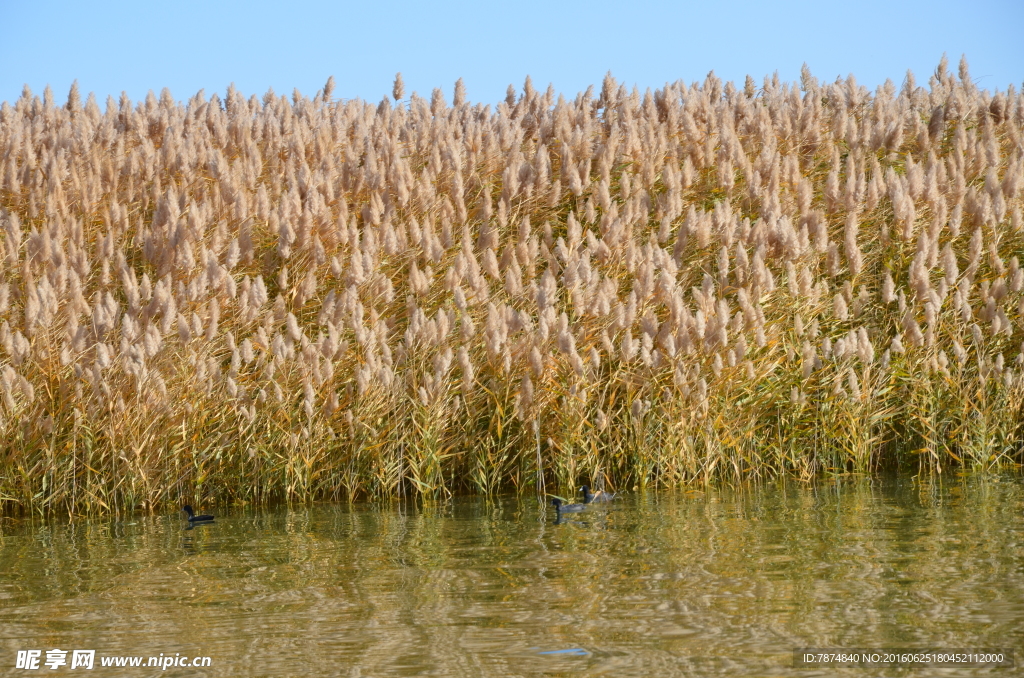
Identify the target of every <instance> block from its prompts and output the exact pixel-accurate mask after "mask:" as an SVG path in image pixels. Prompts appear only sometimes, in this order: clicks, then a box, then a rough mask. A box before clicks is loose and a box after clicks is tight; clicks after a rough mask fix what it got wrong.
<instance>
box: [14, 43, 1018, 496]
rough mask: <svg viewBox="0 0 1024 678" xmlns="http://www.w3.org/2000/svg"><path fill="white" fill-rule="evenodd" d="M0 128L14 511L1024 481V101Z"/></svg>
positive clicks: (804, 87)
mask: <svg viewBox="0 0 1024 678" xmlns="http://www.w3.org/2000/svg"><path fill="white" fill-rule="evenodd" d="M333 84H334V82H333V79H332V80H330V81H328V83H327V85H326V86H325V88H324V90H322V91H320V92H318V93H317V94H316V96H315V97H314V98H312V99H309V98H307V97H305V96H303V95H301V94H300V93H298V92H295V93H294V94H293V95H292V96H291V97H287V98H286V97H281V96H277V95H276V94H274V93H273V92H272V91H271V92H268V93H267V94H266V95H264V96H263V97H262V98H257V97H255V96H253V97H250V98H246V97H245V96H243V95H242V94H241V93H239V92H238V91H236V90H235V89H234V88H230V89H229V90H228V91H227V94H226V98H224V99H221V98H219V97H218V96H217V95H213V96H211V97H209V98H207V97H206V96H205V95H204V94H203V93H202V92H200V93H198V94H197V95H195V96H194V97H193V98H192V99H190V100H189V101H188V102H187V103H179V102H176V101H175V100H174V99H173V98H172V96H171V94H170V93H169V92H168V91H167V90H164V92H163V93H162V94H161V96H159V97H157V96H155V95H154V94H152V93H151V94H150V95H149V96H148V97H147V98H146V100H145V101H143V102H139V103H133V102H131V101H130V100H129V99H128V98H127V97H126V96H122V98H121V99H120V101H115V100H114V99H108V100H107V101H106V104H105V106H104V107H102V108H101V107H100V105H99V104H98V103H97V102H96V101H95V99H94V98H93V97H92V96H90V97H88V99H87V100H86V101H85V102H84V103H83V102H82V100H81V96H80V94H79V92H78V90H77V87H75V88H72V90H71V92H70V94H69V96H68V98H67V101H66V102H56V101H55V100H54V98H53V95H52V93H51V92H50V91H49V90H47V91H46V92H45V93H44V94H43V96H42V98H39V97H38V96H36V95H34V94H33V93H32V92H31V91H29V90H28V89H27V88H26V89H25V92H24V94H23V96H22V97H21V98H20V99H18V100H17V101H14V102H7V103H4V104H3V105H2V108H0V347H2V348H0V502H2V503H3V506H4V507H5V508H4V510H5V511H7V512H12V511H13V512H23V511H35V512H52V511H61V512H68V511H70V512H107V511H123V510H132V509H139V508H142V509H147V510H155V509H156V508H159V507H161V505H164V506H167V505H174V504H177V503H178V502H180V501H183V500H186V499H187V500H190V501H191V502H192V503H196V502H203V503H206V504H209V503H216V502H232V501H246V502H265V501H278V500H315V499H327V500H333V499H354V498H360V497H389V496H409V495H427V496H446V495H449V494H451V493H457V492H479V493H491V492H496V491H508V490H515V491H520V492H525V491H531V492H532V491H538V492H545V491H550V492H555V491H562V492H563V493H566V494H570V493H572V492H573V490H572V488H573V487H576V486H578V485H579V484H580V483H581V482H583V481H589V482H590V484H591V485H596V486H602V485H604V484H607V486H608V487H627V488H632V487H634V486H641V487H642V486H645V485H647V486H650V485H657V486H672V485H680V484H686V483H693V482H707V481H714V480H727V481H729V482H733V481H736V480H742V479H755V480H756V479H769V478H773V477H777V476H781V475H786V476H791V477H797V478H801V479H812V478H815V477H819V476H821V475H823V474H824V475H828V474H835V473H846V472H873V471H877V470H879V469H884V468H902V469H905V470H907V471H908V472H912V473H918V472H922V471H923V472H929V473H941V472H948V471H949V470H955V469H987V468H994V467H1009V466H1014V465H1019V464H1020V463H1021V461H1022V442H1024V439H1022V430H1021V422H1022V411H1021V406H1022V396H1024V380H1022V371H1024V354H1022V352H1021V343H1022V340H1024V324H1022V323H1024V271H1022V269H1021V262H1020V259H1021V257H1022V256H1024V218H1022V214H1021V210H1022V207H1024V205H1022V202H1024V200H1022V198H1024V96H1022V95H1021V93H1020V92H1018V91H1017V90H1016V89H1014V88H1013V87H1012V86H1011V87H1009V88H1008V89H1007V90H1006V91H997V92H995V93H993V92H990V91H986V90H980V89H978V88H977V87H976V86H975V85H974V84H973V82H972V80H971V78H970V75H969V73H968V68H967V64H966V62H961V64H960V68H959V73H958V74H957V75H954V74H953V73H952V72H950V71H949V70H948V69H947V65H946V63H945V60H943V62H942V63H941V64H940V65H939V66H938V68H937V69H936V71H935V73H934V75H933V76H932V77H930V78H929V79H928V82H927V85H921V84H918V83H917V82H915V80H914V78H913V76H912V75H910V74H908V75H907V78H906V80H905V81H904V83H903V85H902V86H901V87H900V88H899V89H897V88H896V87H895V86H894V85H892V84H891V83H887V84H886V85H884V86H882V87H880V88H878V89H877V90H876V91H874V92H871V91H868V90H867V89H866V88H864V87H862V86H859V85H858V84H857V83H856V81H855V79H854V78H853V77H852V76H851V77H850V78H848V79H846V80H838V81H836V82H834V83H829V84H822V83H820V82H818V81H817V80H816V79H815V78H814V77H812V76H811V74H810V73H809V72H808V71H807V70H806V68H805V70H804V75H803V77H802V79H801V82H800V83H799V84H787V83H780V82H779V81H778V79H777V78H775V79H765V80H764V82H763V84H761V85H760V86H759V85H758V84H757V83H755V82H754V80H752V79H751V78H748V79H747V81H746V83H745V85H743V86H742V87H738V86H736V85H734V84H732V83H722V82H721V81H720V80H719V79H717V78H716V77H715V76H714V75H713V74H712V75H709V76H708V77H707V79H706V80H705V81H704V82H703V83H693V84H689V85H688V84H686V83H683V82H676V83H672V84H668V85H666V86H665V87H664V89H660V90H658V91H655V92H651V91H647V92H643V93H641V92H638V91H637V90H636V89H633V90H632V91H630V90H629V89H627V88H625V87H623V86H620V85H619V84H617V83H616V82H615V80H614V79H612V77H611V76H610V75H609V76H608V77H607V78H606V79H605V81H604V83H603V86H602V88H601V90H600V93H599V94H596V93H595V91H594V90H593V89H590V90H587V91H586V92H584V93H582V94H579V95H578V96H575V97H574V98H571V99H566V98H565V97H563V96H561V95H558V94H556V93H555V92H554V91H553V90H552V89H550V88H549V89H548V90H547V91H546V92H540V91H538V90H536V89H534V88H533V86H532V85H531V83H530V81H529V80H527V81H526V84H525V85H524V87H523V89H522V91H521V92H517V91H516V90H515V89H514V88H512V87H510V88H509V92H508V96H507V98H506V100H505V101H503V102H501V103H499V104H498V105H497V106H489V105H482V104H471V103H469V102H467V101H466V99H465V92H464V88H463V85H462V82H461V81H459V83H456V86H455V91H454V97H453V100H452V102H451V103H448V102H447V101H446V98H445V95H444V94H443V93H442V92H441V91H440V90H434V92H433V95H432V96H431V98H430V99H429V100H426V99H424V98H421V97H419V96H417V95H415V94H413V95H412V96H410V97H408V98H406V96H405V92H404V91H403V89H404V88H403V85H402V82H401V77H400V76H399V77H398V78H397V79H396V81H395V85H394V92H393V98H394V101H392V100H390V99H385V100H383V101H381V102H380V103H379V104H373V103H368V102H364V101H361V100H358V99H356V100H339V99H336V98H333V97H332V93H333V92H332V90H333Z"/></svg>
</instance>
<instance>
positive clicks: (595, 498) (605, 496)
mask: <svg viewBox="0 0 1024 678" xmlns="http://www.w3.org/2000/svg"><path fill="white" fill-rule="evenodd" d="M580 491H581V492H583V503H584V504H593V503H599V502H604V501H611V500H612V499H615V493H614V492H610V493H609V492H605V491H604V490H598V491H597V492H595V493H594V494H591V493H590V486H588V485H584V486H583V487H581V488H580Z"/></svg>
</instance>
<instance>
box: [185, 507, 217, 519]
mask: <svg viewBox="0 0 1024 678" xmlns="http://www.w3.org/2000/svg"><path fill="white" fill-rule="evenodd" d="M181 510H182V511H184V512H185V513H187V514H188V522H190V523H208V522H210V521H211V520H213V516H206V515H203V516H197V515H196V514H195V511H193V510H192V507H191V506H189V505H188V504H185V506H184V507H182V509H181Z"/></svg>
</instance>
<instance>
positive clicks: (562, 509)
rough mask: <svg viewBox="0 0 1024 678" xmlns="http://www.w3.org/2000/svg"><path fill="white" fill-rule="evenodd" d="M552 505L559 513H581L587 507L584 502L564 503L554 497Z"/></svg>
mask: <svg viewBox="0 0 1024 678" xmlns="http://www.w3.org/2000/svg"><path fill="white" fill-rule="evenodd" d="M551 505H552V506H554V507H555V510H556V511H558V512H559V513H579V512H580V511H582V510H583V509H585V508H586V506H584V505H583V504H563V503H562V500H561V499H552V500H551Z"/></svg>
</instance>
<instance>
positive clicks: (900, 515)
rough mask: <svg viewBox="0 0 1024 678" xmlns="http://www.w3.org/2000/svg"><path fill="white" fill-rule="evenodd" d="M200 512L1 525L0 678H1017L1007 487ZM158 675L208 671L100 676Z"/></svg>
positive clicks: (1019, 625) (996, 482) (932, 485)
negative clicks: (995, 664)
mask: <svg viewBox="0 0 1024 678" xmlns="http://www.w3.org/2000/svg"><path fill="white" fill-rule="evenodd" d="M203 508H204V509H205V508H209V507H203ZM213 512H214V513H216V514H217V520H216V522H215V523H214V524H212V525H206V526H202V527H197V528H195V529H192V530H186V529H183V528H184V525H183V522H182V518H181V516H182V515H183V514H174V515H162V516H155V517H149V516H138V517H132V518H130V519H127V520H121V521H109V520H107V521H104V520H76V521H74V522H72V523H70V524H68V523H67V522H66V521H64V522H62V521H53V520H51V521H46V522H39V521H29V520H11V519H5V520H3V521H0V674H3V675H7V674H10V675H61V674H65V673H66V674H71V675H77V674H79V673H83V671H82V670H80V669H75V670H71V669H70V668H69V666H70V663H71V654H70V652H69V654H68V655H67V662H68V665H67V666H63V667H61V668H59V669H57V670H51V669H49V668H47V667H46V666H43V665H42V662H45V660H46V651H47V650H51V649H54V648H58V649H62V650H74V649H92V650H95V651H96V660H95V669H94V672H92V673H85V675H138V676H142V675H166V676H185V675H190V676H191V675H208V676H236V675H245V676H261V675H267V676H285V675H312V676H334V675H343V676H345V675H348V676H404V675H408V676H412V675H443V676H491V675H503V676H517V675H564V674H576V673H583V672H586V673H588V674H608V675H617V676H619V675H647V676H660V675H694V676H716V675H744V676H779V675H801V676H815V675H850V676H870V675H909V674H910V673H911V671H910V670H908V669H906V668H897V667H889V668H886V667H872V668H867V669H865V668H853V667H851V668H839V669H837V668H794V663H793V662H794V655H793V651H794V649H795V648H800V647H826V648H842V647H845V648H897V647H898V648H919V649H920V648H947V649H956V650H966V649H980V648H1007V649H1011V650H1014V651H1015V652H1016V668H1010V669H1006V668H1003V669H993V668H980V667H973V668H968V667H960V668H950V669H941V670H936V669H934V668H933V669H929V670H928V672H927V673H928V675H937V674H941V675H987V674H994V675H1013V674H1016V675H1022V674H1024V669H1022V668H1021V667H1022V666H1024V653H1022V648H1024V642H1022V641H1024V483H1022V482H1021V480H1020V479H1019V478H1017V477H1007V476H1002V477H991V476H989V477H971V478H966V479H964V478H946V479H943V480H942V481H941V482H938V481H932V480H930V481H928V482H925V483H920V482H915V481H912V480H910V479H905V480H899V481H897V480H877V479H876V480H865V479H855V480H845V481H841V482H837V483H825V484H819V485H817V486H815V487H804V486H800V485H794V484H790V485H778V486H771V487H757V488H744V489H742V490H728V489H715V490H708V491H706V492H658V493H653V492H649V493H646V494H642V493H626V494H625V495H624V496H623V497H622V498H621V499H620V500H617V501H616V502H615V503H614V504H612V505H611V506H609V507H605V508H594V509H590V510H588V511H586V512H584V513H581V514H575V515H572V516H568V517H566V519H565V521H564V522H563V523H562V524H558V525H556V524H553V519H554V512H553V509H551V508H550V507H541V506H539V505H538V502H537V501H536V499H534V498H532V497H529V498H523V499H518V498H499V499H497V500H493V501H491V502H487V501H485V500H482V499H475V498H465V499H456V500H453V501H451V502H446V503H438V504H429V503H428V504H416V503H412V502H406V503H397V502H396V503H389V504H383V505H382V504H376V505H370V504H367V505H355V506H348V505H317V506H313V507H279V508H276V509H267V510H260V509H245V508H224V507H216V508H215V509H214V511H213ZM31 649H38V650H42V657H41V667H40V670H37V671H24V670H18V669H16V668H15V664H16V656H17V651H18V650H31ZM160 653H163V655H164V656H175V655H176V654H180V655H184V656H189V657H193V656H208V657H210V666H209V667H208V668H203V669H193V668H188V669H185V668H175V667H173V666H172V667H170V668H168V669H166V670H160V669H154V668H146V667H145V666H143V667H139V668H122V669H118V668H108V667H102V666H100V658H101V657H104V656H106V657H109V656H115V655H124V656H142V657H144V659H143V660H142V661H143V664H145V662H146V660H147V659H148V657H150V656H157V655H159V654H160ZM913 673H914V674H915V675H924V673H922V672H921V671H913Z"/></svg>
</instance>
